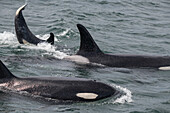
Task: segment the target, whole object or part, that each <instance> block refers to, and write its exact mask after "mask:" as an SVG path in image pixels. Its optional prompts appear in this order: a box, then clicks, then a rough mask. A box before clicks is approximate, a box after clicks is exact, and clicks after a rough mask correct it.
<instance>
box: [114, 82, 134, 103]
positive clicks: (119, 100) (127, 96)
mask: <svg viewBox="0 0 170 113" xmlns="http://www.w3.org/2000/svg"><path fill="white" fill-rule="evenodd" d="M112 86H113V87H114V88H116V89H118V90H120V91H123V93H125V94H124V95H122V96H121V97H119V98H117V99H116V100H114V102H113V104H115V103H120V104H124V103H125V102H128V103H130V102H133V100H132V93H131V91H130V90H128V89H127V88H123V87H121V86H118V85H115V84H112Z"/></svg>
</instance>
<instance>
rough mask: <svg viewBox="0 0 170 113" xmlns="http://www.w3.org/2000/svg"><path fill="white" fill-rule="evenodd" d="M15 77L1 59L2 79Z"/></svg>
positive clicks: (0, 76)
mask: <svg viewBox="0 0 170 113" xmlns="http://www.w3.org/2000/svg"><path fill="white" fill-rule="evenodd" d="M13 77H15V76H14V75H13V74H12V73H11V72H10V71H9V70H8V68H7V67H6V66H5V65H4V64H3V62H2V61H1V60H0V79H3V78H13Z"/></svg>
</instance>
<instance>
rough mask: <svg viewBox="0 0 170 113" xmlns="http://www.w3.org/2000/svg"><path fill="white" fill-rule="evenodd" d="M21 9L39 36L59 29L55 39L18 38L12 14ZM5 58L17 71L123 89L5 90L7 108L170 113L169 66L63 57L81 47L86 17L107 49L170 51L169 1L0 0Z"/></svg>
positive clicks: (43, 112)
mask: <svg viewBox="0 0 170 113" xmlns="http://www.w3.org/2000/svg"><path fill="white" fill-rule="evenodd" d="M25 2H27V4H28V6H27V7H26V9H25V10H24V11H23V15H24V17H25V19H26V22H27V24H28V26H29V28H30V30H31V31H32V32H33V33H34V34H35V35H36V36H37V37H39V38H41V39H47V38H48V37H49V33H50V32H53V33H54V34H55V45H54V46H51V45H49V44H46V43H42V44H39V45H38V46H34V45H21V44H19V43H18V41H17V38H16V35H15V28H14V17H15V12H16V10H17V9H18V8H19V7H20V6H22V5H23V4H25ZM0 9H1V10H0V60H2V61H3V62H4V63H5V64H6V66H7V67H8V68H9V69H10V71H11V72H12V73H13V74H14V75H16V76H18V77H29V76H38V77H43V76H53V77H55V76H56V77H58V76H62V77H63V76H64V77H76V78H87V79H95V80H98V81H101V82H104V83H106V84H109V85H112V86H113V87H115V88H116V89H117V90H119V91H121V92H122V95H121V96H119V97H116V98H115V97H111V98H108V99H104V100H101V101H96V102H90V103H73V104H69V105H67V104H64V105H63V104H53V103H50V102H46V101H45V102H44V101H43V102H42V101H39V100H37V99H35V98H31V97H25V96H24V95H22V94H14V93H12V92H9V93H4V92H2V91H1V92H0V112H2V113H58V112H64V113H103V112H105V113H170V82H169V81H170V71H160V70H158V69H129V68H109V67H105V68H103V67H102V68H99V67H87V66H83V65H77V64H75V63H73V62H69V61H65V60H63V57H65V56H67V55H71V54H75V53H76V52H77V51H78V48H79V46H80V37H79V32H78V29H77V27H76V24H78V23H80V24H83V25H84V26H85V27H87V29H88V30H89V32H90V33H91V35H92V36H93V38H94V40H95V41H96V43H97V44H98V45H99V47H100V48H101V50H102V51H104V52H105V53H109V54H137V55H153V56H154V55H160V56H167V55H170V1H169V0H81V1H77V0H34V1H33V0H27V1H23V0H1V1H0Z"/></svg>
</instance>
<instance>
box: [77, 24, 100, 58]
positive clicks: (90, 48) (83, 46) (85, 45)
mask: <svg viewBox="0 0 170 113" xmlns="http://www.w3.org/2000/svg"><path fill="white" fill-rule="evenodd" d="M77 28H78V30H79V32H80V49H79V51H78V52H77V54H78V55H83V54H85V53H93V54H99V53H103V52H102V51H101V50H100V48H99V47H98V46H97V44H96V43H95V41H94V40H93V38H92V36H91V35H90V33H89V32H88V31H87V29H86V28H85V27H84V26H83V25H81V24H77Z"/></svg>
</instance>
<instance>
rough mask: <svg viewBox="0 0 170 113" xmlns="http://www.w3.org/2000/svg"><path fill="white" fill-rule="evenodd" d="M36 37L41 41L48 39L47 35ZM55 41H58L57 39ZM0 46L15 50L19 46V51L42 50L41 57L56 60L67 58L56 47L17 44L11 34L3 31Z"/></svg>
mask: <svg viewBox="0 0 170 113" xmlns="http://www.w3.org/2000/svg"><path fill="white" fill-rule="evenodd" d="M37 37H38V38H41V39H47V38H48V37H49V34H45V35H43V36H40V35H37ZM55 40H56V41H58V40H57V39H55ZM0 44H1V45H0V46H1V47H6V46H7V47H9V46H10V47H11V48H17V47H18V46H20V47H21V49H22V48H23V49H24V48H26V49H31V50H37V51H38V50H43V51H44V52H43V53H42V54H41V56H43V55H52V56H54V57H55V58H58V59H63V58H64V57H65V56H67V54H66V53H63V52H60V51H58V50H57V47H55V46H53V45H51V44H49V43H46V42H43V43H39V44H38V45H37V46H36V45H32V44H26V45H23V44H19V43H18V41H17V37H16V35H15V34H14V33H12V32H6V31H4V32H3V33H0Z"/></svg>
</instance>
